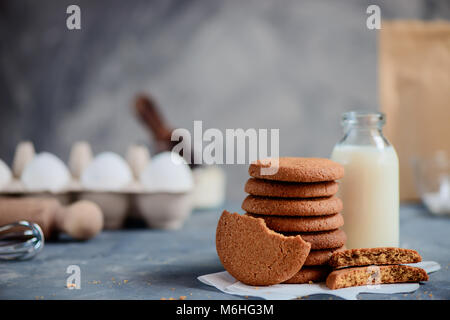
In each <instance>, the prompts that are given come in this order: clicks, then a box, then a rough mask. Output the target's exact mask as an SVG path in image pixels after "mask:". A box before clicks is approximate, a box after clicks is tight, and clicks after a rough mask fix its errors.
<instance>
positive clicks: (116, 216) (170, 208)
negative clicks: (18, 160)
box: [0, 178, 193, 229]
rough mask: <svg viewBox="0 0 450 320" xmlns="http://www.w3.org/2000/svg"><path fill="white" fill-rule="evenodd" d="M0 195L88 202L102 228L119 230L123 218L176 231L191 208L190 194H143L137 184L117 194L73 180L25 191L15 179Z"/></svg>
mask: <svg viewBox="0 0 450 320" xmlns="http://www.w3.org/2000/svg"><path fill="white" fill-rule="evenodd" d="M0 196H28V197H54V198H56V199H58V200H59V201H60V202H61V203H62V204H63V205H68V204H70V203H72V202H75V201H78V200H90V201H93V202H95V203H96V204H98V205H99V206H100V208H101V209H102V212H103V215H104V228H105V229H119V228H121V227H122V226H123V223H124V221H125V219H126V217H127V216H129V215H132V216H133V217H140V218H142V219H144V220H145V222H146V223H147V225H148V226H149V227H152V228H159V229H178V228H180V227H181V226H182V225H183V223H184V221H185V220H186V219H187V218H188V217H189V215H190V213H191V211H192V208H193V201H192V192H180V193H173V192H146V191H145V190H144V188H143V187H142V186H141V185H140V183H139V182H138V181H133V183H131V184H130V185H128V186H126V187H124V188H122V189H121V190H119V191H97V190H95V191H94V190H87V189H83V188H82V186H81V184H80V183H79V182H78V181H76V180H75V179H73V180H72V181H71V182H70V183H69V185H68V186H67V187H66V188H65V189H64V190H61V191H58V192H51V191H44V190H42V191H35V190H33V191H29V190H26V188H25V187H24V186H23V184H22V182H21V181H20V180H19V179H16V178H14V179H12V180H11V181H10V182H9V183H8V185H6V186H5V187H4V188H3V189H2V190H1V191H0Z"/></svg>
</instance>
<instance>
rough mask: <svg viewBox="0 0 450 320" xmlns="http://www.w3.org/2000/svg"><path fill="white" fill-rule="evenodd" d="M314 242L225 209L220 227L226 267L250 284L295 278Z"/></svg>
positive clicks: (220, 248) (219, 245) (220, 251)
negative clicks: (274, 229)
mask: <svg viewBox="0 0 450 320" xmlns="http://www.w3.org/2000/svg"><path fill="white" fill-rule="evenodd" d="M310 249H311V245H310V244H309V243H307V242H306V241H304V240H303V239H302V238H301V236H298V235H297V236H284V235H282V234H279V233H276V232H275V231H272V230H270V229H269V228H267V226H266V224H265V222H264V220H263V219H261V218H254V217H251V216H247V215H240V214H238V213H230V212H228V211H224V212H223V213H222V216H221V217H220V219H219V222H218V224H217V230H216V250H217V254H218V255H219V258H220V261H221V262H222V264H223V266H224V267H225V269H226V270H227V271H228V272H229V273H230V274H231V275H232V276H233V277H234V278H236V279H237V280H239V281H241V282H242V283H245V284H248V285H255V286H265V285H273V284H278V283H282V282H284V281H286V280H288V279H290V278H292V277H293V276H294V275H295V274H296V273H297V272H298V271H299V270H300V269H301V268H302V266H303V264H304V263H305V260H306V258H307V256H308V254H309V251H310Z"/></svg>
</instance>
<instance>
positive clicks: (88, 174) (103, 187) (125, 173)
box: [81, 152, 133, 191]
mask: <svg viewBox="0 0 450 320" xmlns="http://www.w3.org/2000/svg"><path fill="white" fill-rule="evenodd" d="M132 179H133V175H132V173H131V169H130V167H129V166H128V164H127V163H126V161H125V160H124V159H123V158H122V157H121V156H119V155H118V154H116V153H113V152H103V153H100V154H99V155H97V156H96V157H95V158H94V160H92V162H91V163H90V164H89V165H88V166H87V167H86V169H85V170H84V171H83V174H82V175H81V184H82V185H83V187H85V188H87V189H90V190H96V191H117V190H120V189H121V188H123V187H124V186H126V185H127V184H129V183H130V182H131V181H132Z"/></svg>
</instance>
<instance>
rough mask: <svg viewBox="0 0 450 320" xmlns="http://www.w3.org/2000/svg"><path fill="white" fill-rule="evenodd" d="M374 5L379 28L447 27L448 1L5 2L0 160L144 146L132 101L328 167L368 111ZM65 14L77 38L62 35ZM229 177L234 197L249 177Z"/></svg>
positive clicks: (239, 170)
mask: <svg viewBox="0 0 450 320" xmlns="http://www.w3.org/2000/svg"><path fill="white" fill-rule="evenodd" d="M372 3H373V4H378V5H380V7H381V10H382V17H383V18H385V19H392V18H421V19H435V18H443V19H450V4H449V3H450V1H447V0H441V1H439V0H436V1H424V0H394V1H387V0H386V1H361V0H345V1H335V0H326V1H323V0H322V1H316V0H305V1H301V0H281V1H280V0H262V1H261V0H245V1H237V0H236V1H233V0H231V1H225V0H222V1H206V0H204V1H200V0H197V1H195V0H190V1H168V0H166V1H162V0H161V1H137V0H133V1H106V0H105V1H78V0H71V1H65V0H64V1H47V0H43V1H36V0H34V1H33V0H30V1H23V0H14V1H13V0H11V1H2V2H1V3H0V38H1V44H0V102H1V104H0V130H1V131H0V133H1V134H0V158H2V159H4V160H6V161H7V162H10V161H11V158H12V155H13V151H14V148H15V145H16V144H17V143H18V142H19V141H20V140H23V139H31V140H32V141H34V143H35V145H36V148H37V149H38V150H39V151H43V150H46V151H51V152H54V153H56V154H57V155H59V156H60V157H61V158H63V159H67V157H68V153H69V150H70V146H71V144H72V143H73V142H75V141H77V140H81V139H83V140H88V141H90V142H91V143H92V145H93V148H94V151H95V152H100V151H104V150H113V151H117V152H120V153H122V154H123V153H124V152H125V150H126V147H127V146H128V145H129V144H130V143H132V142H146V143H148V144H149V145H150V146H152V145H151V143H150V142H149V140H148V136H147V132H146V131H145V129H143V128H142V127H141V126H140V125H139V124H138V123H137V122H136V120H135V117H134V114H133V112H132V111H131V108H130V105H131V101H132V98H133V96H134V94H135V93H136V92H139V91H144V92H148V93H151V94H152V95H154V96H155V97H156V98H157V100H158V101H159V103H160V105H161V106H162V107H163V112H164V115H165V117H166V118H167V119H168V120H169V121H170V122H171V123H172V125H173V126H175V127H184V128H188V129H189V128H192V121H193V120H203V121H204V127H205V128H209V127H214V128H221V129H224V128H240V127H241V128H252V127H254V128H279V129H280V144H281V145H280V148H281V150H280V153H281V154H282V155H297V156H299V155H303V156H329V153H330V151H331V149H332V147H333V145H334V144H335V143H336V141H337V140H338V139H339V137H340V135H341V131H340V125H339V118H340V114H341V113H342V112H344V111H346V110H350V109H367V110H376V109H377V108H378V102H377V71H376V70H377V42H376V40H377V34H376V32H375V31H371V30H368V29H367V28H366V26H365V20H366V17H367V15H366V13H365V11H366V8H367V6H368V5H369V4H372ZM69 4H78V5H80V7H81V10H82V30H81V31H68V30H67V29H66V26H65V25H66V24H65V19H66V17H67V15H66V13H65V11H66V8H67V6H68V5H69ZM226 170H227V173H228V177H229V197H230V199H241V198H243V192H242V187H243V184H244V182H245V180H246V175H247V174H246V166H226Z"/></svg>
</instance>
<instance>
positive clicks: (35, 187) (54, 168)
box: [21, 152, 70, 192]
mask: <svg viewBox="0 0 450 320" xmlns="http://www.w3.org/2000/svg"><path fill="white" fill-rule="evenodd" d="M21 180H22V182H23V184H24V185H25V187H26V188H27V189H28V190H31V191H52V192H57V191H60V190H62V189H63V188H64V187H66V186H67V184H68V183H69V182H70V173H69V170H68V169H67V167H66V165H65V164H64V162H62V161H61V160H60V159H59V158H58V157H56V156H55V155H53V154H51V153H48V152H42V153H39V154H37V155H36V156H35V157H34V158H33V159H32V160H31V161H30V162H29V163H28V164H27V165H26V166H25V168H24V170H23V172H22V176H21Z"/></svg>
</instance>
